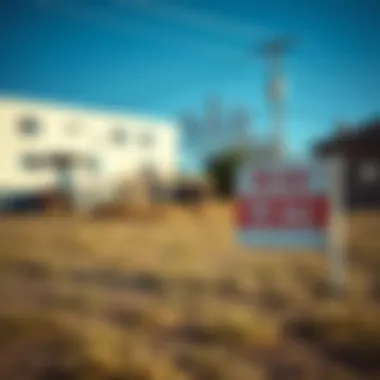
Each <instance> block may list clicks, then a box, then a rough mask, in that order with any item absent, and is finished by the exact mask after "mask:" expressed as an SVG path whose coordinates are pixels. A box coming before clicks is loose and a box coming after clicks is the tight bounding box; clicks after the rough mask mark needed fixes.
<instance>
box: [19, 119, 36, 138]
mask: <svg viewBox="0 0 380 380" xmlns="http://www.w3.org/2000/svg"><path fill="white" fill-rule="evenodd" d="M19 128H20V131H21V133H23V134H24V135H36V134H37V133H38V132H39V130H40V122H39V121H38V119H37V118H36V117H33V116H24V117H22V118H21V119H20V121H19Z"/></svg>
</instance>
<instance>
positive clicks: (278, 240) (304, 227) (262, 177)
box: [235, 163, 330, 248]
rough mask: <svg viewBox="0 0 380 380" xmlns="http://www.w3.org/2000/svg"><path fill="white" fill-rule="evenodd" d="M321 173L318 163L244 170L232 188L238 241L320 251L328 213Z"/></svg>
mask: <svg viewBox="0 0 380 380" xmlns="http://www.w3.org/2000/svg"><path fill="white" fill-rule="evenodd" d="M326 174H327V173H326V168H325V167H324V166H322V165H321V164H318V163H277V164H271V165H269V164H268V165H260V166H255V165H251V166H250V165H246V166H245V167H243V168H242V169H241V171H240V173H239V175H238V178H237V189H236V190H237V200H236V215H235V216H236V224H237V228H238V239H239V241H240V242H241V243H243V244H248V245H257V246H273V247H276V246H277V247H292V248H293V247H294V248H296V247H303V248H307V247H311V248H322V247H324V246H325V245H326V243H327V232H328V231H327V230H328V222H329V209H330V205H329V203H330V202H329V197H328V192H327V189H328V187H327V186H328V183H327V182H328V181H327V176H326Z"/></svg>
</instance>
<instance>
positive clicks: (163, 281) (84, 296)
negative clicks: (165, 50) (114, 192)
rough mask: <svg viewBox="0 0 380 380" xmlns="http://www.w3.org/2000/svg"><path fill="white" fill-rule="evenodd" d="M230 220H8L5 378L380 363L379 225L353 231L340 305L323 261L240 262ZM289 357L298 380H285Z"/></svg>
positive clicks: (253, 371) (335, 369)
mask: <svg viewBox="0 0 380 380" xmlns="http://www.w3.org/2000/svg"><path fill="white" fill-rule="evenodd" d="M230 212H231V211H230V210H229V208H228V207H226V205H208V206H207V207H204V208H203V209H198V210H191V211H190V212H189V211H186V210H184V209H181V208H175V209H170V210H169V209H165V210H164V209H163V208H161V209H160V212H156V214H155V219H156V222H155V223H153V222H152V220H150V221H148V220H147V218H145V219H139V220H138V222H133V221H131V220H130V218H124V217H123V218H121V219H120V218H119V219H118V218H114V219H113V218H105V219H103V218H99V219H94V220H90V219H88V218H86V217H84V216H76V217H73V216H60V217H58V216H55V217H52V216H50V217H23V218H16V217H14V218H10V217H7V218H2V219H0V299H1V304H0V312H1V313H0V337H1V342H0V343H1V345H0V378H4V379H5V378H6V379H9V380H13V379H15V380H18V379H20V380H21V379H78V380H84V379H86V380H87V379H94V380H95V379H98V380H119V379H120V380H122V379H128V380H135V379H136V380H145V379H146V380H151V379H152V380H171V379H179V380H180V379H194V380H202V379H207V380H214V379H215V380H219V379H221V380H228V379H231V380H239V379H241V380H255V379H280V378H281V380H282V379H291V380H297V379H300V380H301V379H304V380H306V379H307V380H309V379H314V378H315V379H318V378H321V377H327V378H334V379H335V378H336V379H347V380H348V379H350V378H351V377H350V372H351V373H354V372H355V371H359V370H358V369H357V368H355V369H351V368H348V367H347V365H346V364H343V367H342V368H341V367H340V366H339V365H336V364H334V361H340V362H342V363H345V362H346V361H347V358H350V361H351V362H353V361H354V360H353V359H352V357H354V358H355V357H356V358H360V357H363V356H365V357H367V358H369V357H370V356H371V355H377V354H378V353H379V352H380V351H379V348H378V347H379V342H380V336H379V332H380V317H379V318H374V317H375V316H378V313H379V307H378V298H376V292H375V290H376V286H378V282H376V281H375V279H376V277H375V275H376V274H377V273H379V272H378V271H379V268H380V266H377V265H378V263H379V261H378V258H379V254H380V249H379V248H380V244H379V240H380V239H378V237H377V232H376V231H377V230H376V228H375V227H374V226H376V225H379V222H380V218H379V217H378V216H371V215H356V216H354V217H352V218H351V219H350V220H351V224H352V226H353V227H352V230H353V233H352V234H351V237H350V240H351V241H350V247H351V251H350V252H351V257H350V259H351V262H352V263H353V265H352V266H351V268H350V274H349V282H348V285H347V292H346V294H345V296H344V298H342V299H341V300H336V299H332V298H331V296H330V294H329V291H328V288H327V287H326V283H325V279H326V273H327V268H326V260H325V258H324V257H323V255H320V254H312V253H310V254H305V253H300V254H297V253H294V254H292V255H283V254H282V253H281V252H270V253H268V252H267V253H265V252H258V251H257V250H251V249H243V248H239V247H237V246H236V244H235V242H234V240H233V231H232V228H231V223H230V219H229V214H230ZM157 215H158V216H159V218H158V216H157ZM157 219H159V223H157ZM352 310H356V311H358V310H359V311H360V313H359V312H356V313H353V312H352ZM370 316H374V317H373V318H371V317H370ZM305 331H306V332H305ZM289 336H290V337H295V338H296V340H297V339H299V338H302V339H305V341H306V343H302V344H303V345H304V347H308V346H314V347H317V348H318V349H319V350H321V352H322V353H323V354H324V355H321V354H320V353H319V352H318V351H312V352H308V351H307V350H306V351H305V349H302V350H301V353H299V352H298V351H297V344H298V343H297V342H296V341H293V340H292V339H290V340H289ZM316 337H318V339H317V338H316ZM347 347H348V348H349V349H348V348H347ZM343 348H346V351H344V350H343ZM355 349H356V351H355ZM358 350H359V351H358ZM338 351H339V352H340V353H342V352H343V351H344V353H345V355H343V354H341V355H340V356H339V355H337V354H336V353H337V352H338ZM292 355H293V356H297V357H299V358H300V359H299V362H298V364H297V366H298V367H297V368H298V369H297V370H294V368H293V370H289V371H290V372H289V373H290V375H285V372H286V371H285V370H281V371H280V372H281V373H282V375H281V376H282V377H276V376H279V375H275V374H273V373H274V372H273V368H277V367H276V366H280V364H281V366H282V367H281V368H284V367H283V366H287V365H288V366H290V364H289V363H290V362H291V359H290V357H291V356H292ZM288 357H289V359H288ZM330 358H332V359H331V360H330ZM280 359H281V360H280ZM279 360H280V362H281V363H280V364H279ZM292 360H293V359H292ZM284 361H285V362H286V363H284ZM288 362H289V363H288ZM359 362H360V364H361V368H360V371H362V372H363V371H364V369H366V370H368V369H371V370H374V367H375V365H374V364H373V361H372V362H371V363H370V362H369V361H367V362H365V361H364V362H363V361H360V360H359V361H358V363H359ZM287 363H288V364H287ZM363 363H364V364H363ZM366 363H367V367H366V366H365V364H366ZM370 364H371V365H370ZM312 365H315V366H316V367H315V368H317V369H313V370H311V369H309V371H307V368H314V367H312ZM301 367H302V368H301ZM306 367H307V368H306ZM357 367H359V366H357ZM364 367H365V368H364ZM300 368H301V369H300ZM318 368H319V369H318ZM304 370H305V371H306V372H305V371H304ZM302 371H303V372H302ZM318 371H324V372H323V374H322V372H318ZM362 372H355V377H354V378H356V379H361V378H363V379H371V377H370V376H373V377H372V378H373V379H375V378H376V377H374V376H376V374H369V373H368V372H365V374H364V375H363V374H362ZM312 375H313V376H314V377H312ZM287 376H288V377H287ZM318 376H319V377H318ZM328 376H330V377H328Z"/></svg>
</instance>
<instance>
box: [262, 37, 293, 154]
mask: <svg viewBox="0 0 380 380" xmlns="http://www.w3.org/2000/svg"><path fill="white" fill-rule="evenodd" d="M293 44H294V43H293V40H291V39H289V38H276V39H272V40H269V41H267V42H265V43H264V44H262V46H261V48H260V51H259V53H260V54H261V55H262V56H263V57H264V59H266V61H267V75H268V78H267V81H268V82H267V97H268V105H269V113H270V115H269V117H270V125H271V127H270V130H271V133H272V136H271V141H272V142H273V145H274V146H273V148H274V153H275V159H276V160H281V158H282V157H283V154H284V126H285V96H286V94H285V75H284V69H283V58H284V56H285V54H286V53H288V52H289V50H290V49H291V48H292V46H293Z"/></svg>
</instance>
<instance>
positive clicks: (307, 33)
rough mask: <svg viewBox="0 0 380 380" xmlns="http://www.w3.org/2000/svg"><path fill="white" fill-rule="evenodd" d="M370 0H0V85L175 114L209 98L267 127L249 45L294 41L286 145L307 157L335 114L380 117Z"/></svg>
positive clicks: (374, 7)
mask: <svg viewBox="0 0 380 380" xmlns="http://www.w3.org/2000/svg"><path fill="white" fill-rule="evenodd" d="M379 20H380V3H379V4H378V2H377V1H376V0H361V1H359V0H330V1H327V0H319V1H316V0H314V1H313V0H308V1H307V0H268V1H255V0H248V1H244V0H234V1H224V2H223V1H217V0H211V1H210V0H209V1H207V0H203V1H201V0H183V1H179V0H172V1H170V2H169V0H167V1H166V0H165V1H164V0H156V1H153V0H151V1H148V0H145V1H143V0H140V1H136V0H134V1H132V0H129V1H128V0H93V1H91V0H0V57H1V58H0V91H1V92H2V93H10V94H13V95H22V96H31V97H37V98H48V99H52V100H57V101H64V102H72V103H81V104H84V105H86V106H89V107H101V108H111V109H112V108H117V109H120V108H121V109H125V110H132V111H137V112H145V113H149V114H153V115H158V116H168V117H171V118H176V117H177V116H178V115H179V114H180V113H181V112H182V111H183V110H189V111H192V112H195V113H197V114H198V115H201V114H202V112H203V108H202V106H203V101H204V99H205V97H206V96H208V95H212V94H217V95H218V96H219V97H220V99H221V101H222V103H223V106H224V110H225V112H229V111H231V110H232V109H233V107H248V108H249V110H250V112H251V113H252V116H253V124H252V129H253V131H254V132H256V133H257V134H258V136H259V137H263V136H265V133H267V129H268V128H267V126H268V124H267V123H268V121H267V108H266V103H265V98H264V96H263V85H264V77H263V73H264V65H263V62H262V61H261V60H260V59H259V58H258V57H256V56H254V55H252V54H250V49H251V47H252V45H253V43H254V42H256V43H258V42H259V41H261V40H263V39H265V38H267V37H270V36H275V35H279V34H286V35H291V36H294V37H296V38H297V39H298V44H297V46H296V47H295V49H294V51H293V52H292V53H291V55H290V56H289V57H288V59H287V60H286V70H287V74H288V77H289V78H288V81H289V85H290V94H289V99H288V105H287V121H286V141H287V145H288V147H289V149H290V150H291V152H292V153H293V154H304V153H305V152H306V151H307V148H308V144H309V143H310V141H312V139H313V138H315V137H318V136H321V135H324V134H326V133H328V132H329V131H330V130H331V129H332V128H333V126H334V124H335V123H336V122H339V121H344V120H347V121H353V122H355V121H357V120H360V119H361V118H366V117H369V116H371V115H373V114H378V113H380V22H379Z"/></svg>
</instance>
